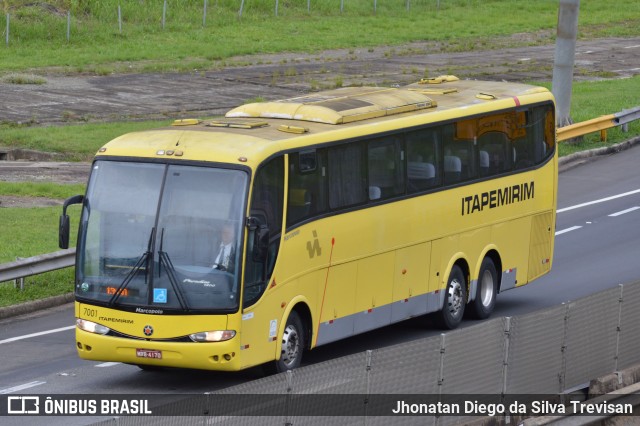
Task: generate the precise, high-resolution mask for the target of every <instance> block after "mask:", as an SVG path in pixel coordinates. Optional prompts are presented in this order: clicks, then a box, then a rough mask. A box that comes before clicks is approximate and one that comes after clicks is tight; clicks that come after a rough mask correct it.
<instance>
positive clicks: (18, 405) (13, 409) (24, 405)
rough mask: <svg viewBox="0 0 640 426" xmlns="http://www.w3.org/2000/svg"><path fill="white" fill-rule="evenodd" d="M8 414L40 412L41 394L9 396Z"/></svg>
mask: <svg viewBox="0 0 640 426" xmlns="http://www.w3.org/2000/svg"><path fill="white" fill-rule="evenodd" d="M7 414H40V397H39V396H9V397H7Z"/></svg>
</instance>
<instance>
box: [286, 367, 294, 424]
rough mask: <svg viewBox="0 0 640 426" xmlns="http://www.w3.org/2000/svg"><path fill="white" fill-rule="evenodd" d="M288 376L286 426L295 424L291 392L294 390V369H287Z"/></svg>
mask: <svg viewBox="0 0 640 426" xmlns="http://www.w3.org/2000/svg"><path fill="white" fill-rule="evenodd" d="M285 374H286V378H287V400H286V406H285V413H286V414H285V420H284V424H285V426H291V425H293V421H292V420H291V412H292V410H291V392H292V391H293V371H291V370H287V372H286V373H285Z"/></svg>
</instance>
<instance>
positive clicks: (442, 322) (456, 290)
mask: <svg viewBox="0 0 640 426" xmlns="http://www.w3.org/2000/svg"><path fill="white" fill-rule="evenodd" d="M466 304H467V282H466V279H465V277H464V273H463V272H462V269H460V267H459V266H458V265H453V268H451V273H450V274H449V279H448V280H447V287H446V289H445V294H444V306H442V310H441V311H440V312H439V313H438V315H437V316H436V322H437V324H438V326H439V327H440V328H444V329H446V330H452V329H454V328H456V327H458V326H459V325H460V323H461V322H462V316H463V315H464V308H465V305H466Z"/></svg>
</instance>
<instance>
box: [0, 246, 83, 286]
mask: <svg viewBox="0 0 640 426" xmlns="http://www.w3.org/2000/svg"><path fill="white" fill-rule="evenodd" d="M75 260H76V249H75V247H73V248H70V249H66V250H59V251H56V252H53V253H45V254H40V255H38V256H33V257H27V258H24V259H18V260H16V261H15V262H9V263H4V264H2V265H0V283H1V282H5V281H12V280H21V279H23V278H24V277H28V276H30V275H38V274H42V273H44V272H49V271H55V270H56V269H62V268H68V267H69V266H73V265H74V263H75Z"/></svg>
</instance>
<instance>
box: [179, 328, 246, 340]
mask: <svg viewBox="0 0 640 426" xmlns="http://www.w3.org/2000/svg"><path fill="white" fill-rule="evenodd" d="M235 335H236V332H235V331H234V330H216V331H201V332H200V333H193V334H190V335H189V338H190V339H191V340H193V341H194V342H224V341H225V340H229V339H233V338H234V337H235Z"/></svg>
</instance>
